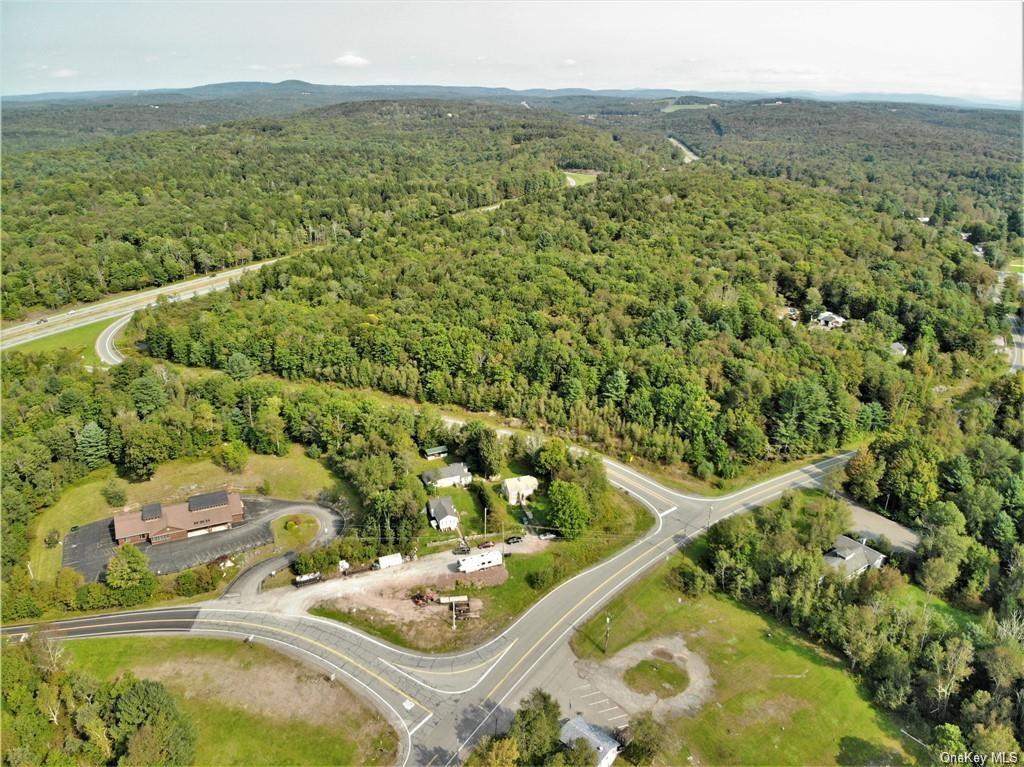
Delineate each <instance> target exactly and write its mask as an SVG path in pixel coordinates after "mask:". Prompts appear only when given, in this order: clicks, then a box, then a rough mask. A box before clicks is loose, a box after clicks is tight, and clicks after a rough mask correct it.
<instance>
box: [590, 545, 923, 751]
mask: <svg viewBox="0 0 1024 767" xmlns="http://www.w3.org/2000/svg"><path fill="white" fill-rule="evenodd" d="M680 556H683V555H677V557H680ZM677 557H674V558H673V559H672V560H671V561H670V562H668V563H666V564H664V565H662V566H661V567H659V568H658V569H657V570H655V571H654V572H653V573H652V574H651V575H649V576H648V577H646V578H644V579H643V580H642V581H639V582H638V583H636V584H634V585H632V586H630V587H629V588H628V589H627V590H626V591H625V592H623V593H622V594H621V595H620V596H618V597H617V598H616V599H614V600H613V601H612V602H611V604H610V605H609V607H608V609H607V610H602V611H601V614H600V615H598V616H596V617H595V618H594V619H593V620H591V621H590V622H588V623H587V624H585V625H584V626H583V627H582V628H581V629H580V630H579V632H578V633H577V634H576V636H575V637H574V638H573V650H574V651H575V652H576V654H577V655H579V656H581V657H584V658H591V659H600V658H601V657H603V656H602V653H601V643H602V640H603V636H604V630H605V618H604V613H605V612H608V613H609V614H610V615H611V617H612V622H611V636H610V638H609V646H608V650H609V653H615V652H617V651H618V650H620V649H622V648H623V647H626V646H627V645H630V644H633V643H634V642H640V641H645V640H648V639H652V638H655V637H660V636H669V635H680V636H682V637H683V639H684V640H685V641H686V643H687V645H688V646H689V648H690V649H691V650H693V651H694V652H697V653H699V654H700V655H701V656H702V657H703V658H704V660H705V661H706V662H707V664H708V666H709V667H710V670H711V676H712V678H713V679H714V692H713V693H712V698H711V700H709V701H707V702H706V703H705V704H704V705H703V706H702V707H701V708H700V709H699V710H698V711H696V712H694V713H692V714H688V715H684V716H679V717H676V718H674V719H671V720H670V721H668V722H667V723H666V726H665V731H666V733H667V737H666V745H665V748H664V750H663V753H662V754H661V755H660V756H659V757H658V759H657V761H656V763H660V764H687V763H692V764H698V763H700V764H714V765H725V764H792V765H804V764H814V765H827V764H912V763H915V762H916V761H917V760H921V761H923V762H926V763H927V762H928V758H927V755H925V754H924V753H923V752H922V751H920V750H919V749H918V747H917V746H916V744H914V743H913V742H912V741H910V740H909V739H908V738H906V737H904V736H903V735H901V734H900V724H899V723H898V722H897V720H896V719H895V718H893V717H890V716H889V715H887V714H885V713H883V712H882V711H879V710H877V709H875V708H874V707H873V706H872V705H871V703H870V702H869V701H868V699H867V697H866V696H865V694H864V691H863V690H861V689H860V687H859V685H858V683H857V680H856V679H855V678H854V677H853V676H852V675H851V674H849V673H848V672H847V671H846V670H845V667H844V665H843V663H842V662H841V661H840V660H839V659H837V658H835V657H832V656H831V655H829V654H828V653H826V652H824V651H822V650H821V649H819V648H818V647H816V646H815V645H813V644H811V643H810V642H807V641H806V640H804V639H803V638H802V637H801V636H800V635H799V634H797V633H796V632H794V631H792V630H790V629H789V628H787V627H785V626H783V625H782V624H780V623H777V622H775V621H774V620H772V619H770V618H768V617H766V616H764V615H761V614H760V613H757V612H755V611H753V610H750V609H748V608H746V607H744V606H743V605H741V604H738V603H736V602H734V601H732V600H730V599H727V598H724V597H720V596H704V597H701V598H700V599H697V600H693V601H689V600H683V599H681V598H680V596H679V593H678V592H676V591H674V590H672V589H671V588H670V587H669V586H668V585H667V584H666V583H665V577H664V576H665V573H666V571H667V570H668V569H669V568H670V567H673V566H675V565H677V564H678V558H677ZM916 734H917V736H918V737H920V736H921V734H922V733H916ZM691 757H692V760H691Z"/></svg>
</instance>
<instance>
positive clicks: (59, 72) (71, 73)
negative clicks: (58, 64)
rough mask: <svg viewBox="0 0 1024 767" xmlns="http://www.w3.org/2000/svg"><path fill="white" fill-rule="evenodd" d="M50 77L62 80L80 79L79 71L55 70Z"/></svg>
mask: <svg viewBox="0 0 1024 767" xmlns="http://www.w3.org/2000/svg"><path fill="white" fill-rule="evenodd" d="M50 77H60V78H66V77H78V70H77V69H55V70H53V72H51V73H50Z"/></svg>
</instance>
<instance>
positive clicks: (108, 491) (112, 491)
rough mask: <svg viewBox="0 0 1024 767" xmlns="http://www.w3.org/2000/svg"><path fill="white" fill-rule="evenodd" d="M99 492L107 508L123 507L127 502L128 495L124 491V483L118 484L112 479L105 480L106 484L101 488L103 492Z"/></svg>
mask: <svg viewBox="0 0 1024 767" xmlns="http://www.w3.org/2000/svg"><path fill="white" fill-rule="evenodd" d="M100 492H101V493H102V495H103V500H105V501H106V502H107V505H108V506H112V507H116V506H124V505H125V503H126V502H127V501H128V493H127V491H126V490H125V486H124V483H123V482H118V481H117V480H116V479H114V478H113V477H111V478H110V479H109V480H107V484H105V485H104V486H103V490H101V491H100Z"/></svg>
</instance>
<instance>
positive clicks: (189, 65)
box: [0, 0, 1024, 101]
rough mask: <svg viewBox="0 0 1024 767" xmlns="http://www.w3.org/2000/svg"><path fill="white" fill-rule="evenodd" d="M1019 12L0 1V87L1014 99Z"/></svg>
mask: <svg viewBox="0 0 1024 767" xmlns="http://www.w3.org/2000/svg"><path fill="white" fill-rule="evenodd" d="M1022 7H1024V5H1022V3H1020V2H1017V0H1005V1H1004V0H993V1H985V2H983V1H980V0H972V1H970V2H936V1H934V0H932V1H931V2H898V1H895V0H891V1H888V2H870V1H866V0H856V1H855V2H843V1H842V0H833V1H831V2H809V1H808V2H792V3H790V2H668V1H665V2H651V3H647V2H611V1H609V2H584V1H580V2H540V1H536V0H535V1H534V2H522V3H516V2H412V3H409V2H304V1H303V0H295V1H293V2H244V1H243V0H235V1H229V2H189V1H188V0H176V1H175V2H163V1H160V0H155V1H152V2H146V1H145V0H141V1H140V0H136V1H134V2H119V3H109V2H105V3H98V2H88V1H87V0H85V1H78V2H45V1H42V2H41V1H39V0H32V1H31V2H19V1H18V0H4V1H3V2H2V3H0V13H2V38H0V42H2V54H0V63H2V72H0V89H2V92H3V93H4V94H6V95H12V94H23V93H38V92H48V91H81V90H119V89H129V90H135V89H147V88H164V87H174V88H179V87H186V86H192V85H202V84H206V83H214V82H226V81H235V80H261V81H270V82H277V81H280V80H289V79H300V80H307V81H309V82H316V83H325V84H341V85H382V84H430V85H483V86H504V87H510V88H562V87H576V88H595V89H596V88H674V89H679V90H698V91H708V90H728V91H769V92H771V91H775V92H778V91H786V90H807V91H824V92H845V93H850V92H875V93H927V94H932V95H941V96H961V97H969V98H982V99H999V100H1013V101H1019V100H1020V98H1021V87H1022V86H1021V71H1022V63H1021V62H1022V56H1024V53H1022Z"/></svg>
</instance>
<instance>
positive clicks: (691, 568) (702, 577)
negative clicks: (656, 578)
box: [666, 559, 715, 597]
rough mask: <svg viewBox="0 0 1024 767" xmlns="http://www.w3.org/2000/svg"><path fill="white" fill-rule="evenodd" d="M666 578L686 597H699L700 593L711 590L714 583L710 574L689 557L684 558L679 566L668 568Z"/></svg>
mask: <svg viewBox="0 0 1024 767" xmlns="http://www.w3.org/2000/svg"><path fill="white" fill-rule="evenodd" d="M666 580H667V581H668V584H669V585H670V586H671V587H672V588H674V589H676V590H678V591H681V592H683V594H685V595H686V596H688V597H699V596H700V595H701V594H705V593H707V592H708V591H711V589H712V588H713V587H714V585H715V582H714V579H713V578H712V577H711V574H710V573H708V572H706V571H705V570H703V569H701V568H700V567H698V566H697V565H695V564H694V563H693V562H691V561H690V560H689V559H684V560H683V562H682V564H680V565H679V567H675V568H673V569H672V570H670V571H669V573H668V575H667V576H666Z"/></svg>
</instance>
